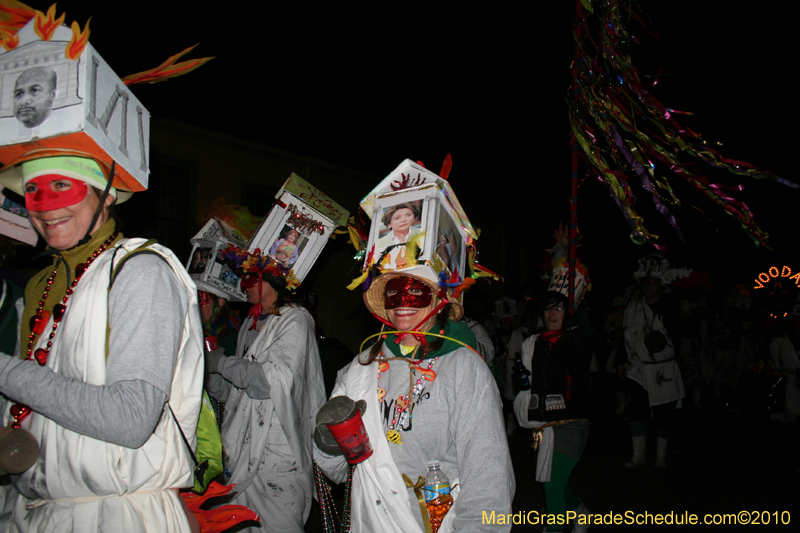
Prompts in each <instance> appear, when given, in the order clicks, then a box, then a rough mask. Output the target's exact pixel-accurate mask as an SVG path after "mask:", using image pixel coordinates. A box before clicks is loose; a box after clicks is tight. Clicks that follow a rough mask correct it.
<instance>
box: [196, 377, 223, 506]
mask: <svg viewBox="0 0 800 533" xmlns="http://www.w3.org/2000/svg"><path fill="white" fill-rule="evenodd" d="M204 461H208V468H207V469H206V471H205V474H204V475H203V483H202V484H201V483H200V481H198V479H197V477H195V481H194V487H193V488H192V492H196V493H197V494H203V493H204V492H205V491H206V489H207V488H208V484H209V483H211V482H212V481H213V480H214V478H215V477H217V476H218V475H219V474H220V473H222V437H221V436H220V432H219V426H217V417H216V416H215V415H214V408H213V407H211V401H210V400H209V398H208V393H207V392H206V391H205V389H204V390H203V403H202V405H201V407H200V419H199V420H198V422H197V462H198V463H200V464H203V462H204Z"/></svg>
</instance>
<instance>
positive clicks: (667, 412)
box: [627, 379, 678, 439]
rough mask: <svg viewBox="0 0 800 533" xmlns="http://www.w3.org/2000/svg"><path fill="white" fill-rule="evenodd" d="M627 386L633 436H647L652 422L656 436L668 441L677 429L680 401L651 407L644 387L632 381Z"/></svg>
mask: <svg viewBox="0 0 800 533" xmlns="http://www.w3.org/2000/svg"><path fill="white" fill-rule="evenodd" d="M627 385H628V392H629V394H630V396H631V402H630V403H629V404H628V409H627V414H628V426H629V428H630V431H631V436H632V437H638V436H640V435H647V431H648V429H649V428H650V422H651V420H652V422H653V426H654V427H655V430H656V435H658V436H659V437H661V438H664V439H668V438H669V436H670V433H672V430H673V429H674V428H675V418H676V412H675V411H676V410H677V407H678V401H677V400H676V401H674V402H669V403H665V404H662V405H656V406H653V407H650V397H649V396H648V394H647V391H646V390H645V389H644V387H642V386H641V385H639V384H638V383H637V382H635V381H633V380H632V379H629V380H628V382H627Z"/></svg>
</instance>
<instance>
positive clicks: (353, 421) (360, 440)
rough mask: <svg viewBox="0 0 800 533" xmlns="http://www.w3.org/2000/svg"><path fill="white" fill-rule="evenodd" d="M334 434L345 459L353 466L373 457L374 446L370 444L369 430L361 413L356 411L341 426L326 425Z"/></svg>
mask: <svg viewBox="0 0 800 533" xmlns="http://www.w3.org/2000/svg"><path fill="white" fill-rule="evenodd" d="M326 426H328V429H330V430H331V433H333V438H335V439H336V443H337V444H338V445H339V448H341V450H342V453H344V458H345V459H347V462H348V463H350V464H351V465H356V464H358V463H360V462H362V461H365V460H366V459H368V458H369V457H370V456H371V455H372V445H371V444H370V443H369V435H367V428H365V427H364V421H363V420H362V419H361V411H359V410H358V409H356V412H355V414H354V415H353V416H352V417H350V418H349V419H347V420H345V421H344V422H341V423H339V424H326Z"/></svg>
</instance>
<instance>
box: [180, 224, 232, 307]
mask: <svg viewBox="0 0 800 533" xmlns="http://www.w3.org/2000/svg"><path fill="white" fill-rule="evenodd" d="M234 242H235V241H234ZM229 244H232V243H231V241H229V240H227V239H225V238H224V237H220V236H218V238H217V239H214V240H199V239H192V245H193V248H192V253H191V254H190V255H189V261H188V263H187V264H186V270H187V271H188V272H189V277H190V278H192V279H193V280H194V282H195V283H196V284H197V288H198V289H199V290H201V291H202V290H205V291H208V290H209V288H211V289H215V290H214V291H213V292H215V293H219V292H220V291H221V292H223V293H225V294H226V295H228V299H229V300H231V301H233V302H243V301H246V300H247V296H246V295H245V293H244V291H242V289H241V287H240V285H239V283H240V282H241V276H240V275H239V274H237V273H236V272H234V271H233V270H231V268H230V267H229V266H228V265H227V264H225V263H223V262H222V260H221V254H222V250H225V248H227V247H228V245H229Z"/></svg>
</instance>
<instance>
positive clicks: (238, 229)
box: [186, 197, 260, 302]
mask: <svg viewBox="0 0 800 533" xmlns="http://www.w3.org/2000/svg"><path fill="white" fill-rule="evenodd" d="M197 220H198V221H199V222H202V223H203V227H202V228H201V229H200V231H198V232H197V234H196V235H195V236H194V237H192V238H191V239H190V241H189V242H190V243H191V244H192V251H191V253H190V254H189V259H188V261H187V262H186V270H187V271H188V272H189V277H190V278H192V280H193V281H194V283H195V285H197V289H198V290H200V291H204V292H208V293H211V294H214V295H216V296H218V297H220V298H225V299H227V300H229V301H231V302H244V301H245V300H246V299H247V296H246V295H245V293H244V292H243V291H242V289H241V288H240V279H239V278H240V277H241V276H242V274H243V271H242V270H241V263H243V262H244V259H242V261H235V260H234V261H231V266H230V268H229V267H226V266H224V263H223V262H221V261H222V257H223V254H225V253H226V252H227V251H228V248H229V247H230V245H233V249H236V248H238V249H240V250H243V248H244V243H246V242H247V241H248V239H250V237H252V235H253V233H255V231H256V229H257V228H258V224H259V222H260V219H259V218H258V217H256V216H254V215H253V214H252V213H250V211H249V210H248V209H247V208H246V207H243V206H239V205H229V204H228V203H227V202H226V201H225V199H224V198H222V197H220V198H217V199H216V200H214V201H213V202H212V203H211V204H209V205H208V206H206V207H204V208H203V209H201V210H200V212H199V213H198V215H197ZM203 255H205V256H206V260H205V262H203V263H202V264H200V262H199V259H200V258H201V257H202V256H203ZM231 259H233V258H232V257H231ZM234 270H235V271H237V272H234Z"/></svg>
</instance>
